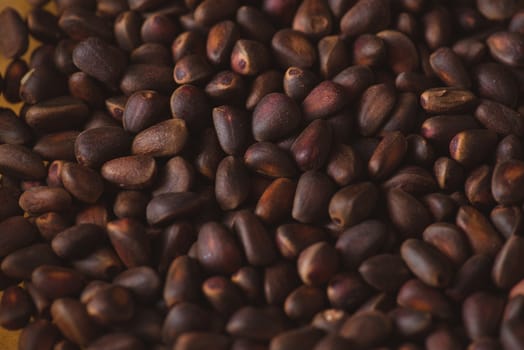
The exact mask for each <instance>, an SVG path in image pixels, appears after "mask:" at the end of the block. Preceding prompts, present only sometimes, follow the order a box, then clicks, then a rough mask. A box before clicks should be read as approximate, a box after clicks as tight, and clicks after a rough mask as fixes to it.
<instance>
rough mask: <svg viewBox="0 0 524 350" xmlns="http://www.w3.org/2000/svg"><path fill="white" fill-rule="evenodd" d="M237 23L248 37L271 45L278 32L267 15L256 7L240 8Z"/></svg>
mask: <svg viewBox="0 0 524 350" xmlns="http://www.w3.org/2000/svg"><path fill="white" fill-rule="evenodd" d="M253 5H254V4H253ZM236 21H237V23H238V25H239V26H240V29H241V31H242V33H243V34H244V35H245V36H246V37H248V38H249V39H253V40H256V41H260V42H262V43H269V42H270V41H271V38H272V37H273V34H275V31H276V30H275V26H274V25H273V23H272V22H271V21H270V19H269V18H268V16H267V14H266V13H264V12H262V11H261V10H259V9H258V8H256V7H255V6H241V7H239V8H238V11H237V15H236Z"/></svg>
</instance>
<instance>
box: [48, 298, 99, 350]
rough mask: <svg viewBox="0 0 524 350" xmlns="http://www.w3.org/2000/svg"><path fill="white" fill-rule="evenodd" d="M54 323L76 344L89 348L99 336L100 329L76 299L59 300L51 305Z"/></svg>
mask: <svg viewBox="0 0 524 350" xmlns="http://www.w3.org/2000/svg"><path fill="white" fill-rule="evenodd" d="M51 316H52V319H53V322H54V323H55V324H56V326H57V328H58V329H59V330H60V332H62V334H63V335H64V336H65V337H66V338H67V339H69V340H70V341H72V342H73V343H75V344H78V345H80V346H87V344H89V343H90V342H92V341H93V340H94V339H95V338H96V337H97V335H98V332H99V330H98V327H97V326H96V325H95V324H94V323H93V321H91V319H90V318H89V316H88V314H87V312H86V309H85V307H84V305H83V304H81V303H80V302H79V301H77V300H75V299H70V298H63V299H58V300H55V301H54V302H53V304H52V305H51Z"/></svg>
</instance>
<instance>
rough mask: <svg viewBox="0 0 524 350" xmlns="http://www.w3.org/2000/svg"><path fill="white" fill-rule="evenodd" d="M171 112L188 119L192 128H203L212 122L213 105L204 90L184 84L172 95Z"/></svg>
mask: <svg viewBox="0 0 524 350" xmlns="http://www.w3.org/2000/svg"><path fill="white" fill-rule="evenodd" d="M170 105H171V114H172V116H173V117H174V118H181V119H183V120H185V121H186V124H187V126H188V128H189V129H190V130H201V129H202V128H203V127H205V126H207V125H208V124H210V119H211V118H209V115H210V113H211V106H210V105H209V101H208V98H207V96H206V94H205V93H204V91H203V90H201V89H199V88H197V87H195V86H193V85H188V84H186V85H182V86H180V87H179V88H177V89H176V90H175V91H174V92H173V94H172V95H171V100H170Z"/></svg>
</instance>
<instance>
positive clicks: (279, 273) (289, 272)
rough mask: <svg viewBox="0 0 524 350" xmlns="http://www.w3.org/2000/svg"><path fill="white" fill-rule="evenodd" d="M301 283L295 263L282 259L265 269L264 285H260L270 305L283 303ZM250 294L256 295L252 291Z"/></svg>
mask: <svg viewBox="0 0 524 350" xmlns="http://www.w3.org/2000/svg"><path fill="white" fill-rule="evenodd" d="M251 278H253V277H251ZM252 284H253V283H252ZM300 284H301V283H300V277H299V276H298V272H297V268H296V267H295V264H291V263H288V262H285V261H281V262H277V263H276V264H274V265H272V266H268V267H266V268H265V269H264V281H263V286H260V287H262V288H263V292H264V296H265V300H266V302H267V303H268V304H269V305H282V304H283V303H284V302H285V300H286V298H287V296H288V295H289V294H290V293H291V292H292V291H293V290H294V289H296V288H297V287H298V286H299V285H300ZM250 294H253V296H254V295H255V294H254V293H251V292H250Z"/></svg>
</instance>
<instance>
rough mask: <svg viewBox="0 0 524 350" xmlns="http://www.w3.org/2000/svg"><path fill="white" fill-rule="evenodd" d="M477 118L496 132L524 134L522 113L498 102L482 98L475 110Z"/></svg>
mask: <svg viewBox="0 0 524 350" xmlns="http://www.w3.org/2000/svg"><path fill="white" fill-rule="evenodd" d="M475 118H477V120H478V121H479V122H480V123H481V124H482V125H484V127H486V128H487V129H490V130H493V131H495V132H496V133H499V134H503V135H509V134H515V135H517V136H519V137H522V135H524V122H523V119H522V116H521V114H520V113H519V112H518V111H515V110H513V109H511V108H509V107H506V106H504V105H503V104H500V103H498V102H493V101H489V100H482V101H481V102H480V104H479V105H478V107H477V109H476V110H475Z"/></svg>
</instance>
